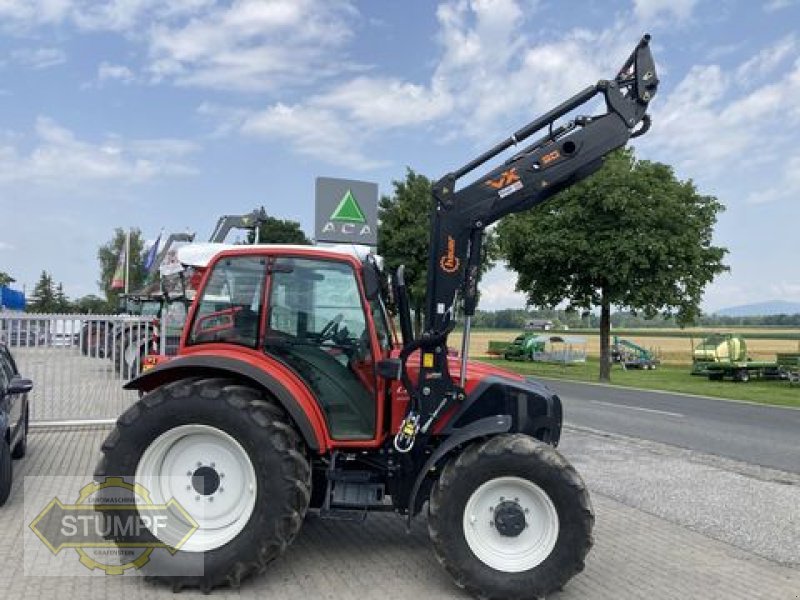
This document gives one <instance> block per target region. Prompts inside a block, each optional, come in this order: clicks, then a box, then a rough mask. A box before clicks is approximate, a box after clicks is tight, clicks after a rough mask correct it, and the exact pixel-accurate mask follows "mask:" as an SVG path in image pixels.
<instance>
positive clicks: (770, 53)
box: [736, 34, 797, 85]
mask: <svg viewBox="0 0 800 600" xmlns="http://www.w3.org/2000/svg"><path fill="white" fill-rule="evenodd" d="M796 52H797V37H796V36H795V35H794V34H790V35H787V36H785V37H783V38H781V39H780V40H778V41H777V42H775V43H774V44H772V45H770V46H767V47H766V48H764V49H763V50H761V51H760V52H758V53H757V54H756V55H755V56H752V57H751V58H749V59H748V60H746V61H745V62H743V63H742V64H741V65H739V68H738V69H736V79H737V81H738V83H739V84H741V85H750V84H751V83H752V82H753V80H758V79H761V78H762V77H765V76H766V75H769V74H770V73H772V71H774V70H775V69H776V68H777V67H779V66H780V65H781V63H783V62H784V61H785V60H786V59H787V58H789V57H790V56H792V55H793V54H796Z"/></svg>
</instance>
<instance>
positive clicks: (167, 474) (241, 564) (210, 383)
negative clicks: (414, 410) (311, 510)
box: [95, 378, 311, 591]
mask: <svg viewBox="0 0 800 600" xmlns="http://www.w3.org/2000/svg"><path fill="white" fill-rule="evenodd" d="M102 451H103V455H104V456H103V459H102V460H101V462H100V464H99V465H98V466H97V469H96V470H95V478H96V479H97V480H98V481H104V480H106V478H109V477H121V478H124V479H128V480H130V479H133V480H134V482H135V484H137V485H138V486H140V487H141V489H143V490H145V491H146V493H147V494H148V497H149V499H150V501H152V503H154V504H156V505H161V504H167V503H168V502H169V501H170V500H171V499H174V500H175V501H177V502H178V503H179V504H180V506H181V507H182V509H183V510H184V511H185V512H186V513H188V514H189V515H190V516H191V517H192V519H193V520H194V521H195V522H197V524H198V529H197V530H196V531H195V532H194V533H193V534H191V536H190V537H188V539H186V540H185V542H184V543H183V544H182V545H180V550H179V551H178V552H177V553H176V555H175V556H174V557H171V558H170V557H165V560H164V561H163V562H164V563H165V564H161V563H158V562H156V561H155V556H156V555H155V554H154V555H153V557H154V558H153V559H152V560H151V562H150V563H148V564H147V565H145V571H146V572H147V573H149V574H152V575H153V576H154V577H155V578H157V579H161V580H164V581H166V582H167V583H170V584H172V586H173V588H174V589H179V588H181V587H184V586H189V587H200V588H201V589H202V590H203V591H210V590H211V589H212V588H214V587H216V586H220V585H225V584H232V585H238V584H239V582H240V581H241V580H242V579H243V578H245V577H247V576H249V575H252V574H253V573H256V572H259V571H262V570H263V569H264V568H265V567H266V565H267V563H268V562H270V561H271V560H273V559H275V558H276V557H278V556H279V555H280V554H281V553H282V552H283V551H284V550H285V549H286V547H287V546H288V545H289V543H291V541H292V540H293V539H294V537H295V535H296V534H297V532H298V531H299V529H300V525H301V524H302V522H303V517H304V515H305V512H306V510H307V508H308V502H309V493H310V485H311V469H310V467H309V464H308V460H307V458H306V450H305V447H304V444H303V442H302V439H301V437H300V436H299V434H298V433H297V432H296V431H295V430H294V428H293V427H292V425H291V423H290V421H289V418H288V416H287V415H286V413H285V411H284V410H283V409H282V408H281V407H280V406H279V405H278V404H277V403H276V402H275V401H274V400H272V399H271V398H270V397H268V396H266V395H265V394H263V393H262V392H260V391H259V390H256V389H253V388H251V387H248V386H244V385H240V384H238V383H236V382H234V381H230V380H225V379H217V378H213V379H190V380H184V381H177V382H175V383H170V384H167V385H164V386H162V387H160V388H158V389H156V390H154V391H152V392H150V393H148V394H146V395H145V396H144V397H143V398H142V399H141V400H139V401H138V402H137V403H136V404H134V405H133V406H132V407H131V408H130V409H129V410H128V411H126V412H125V413H124V414H123V415H122V416H121V417H120V418H119V420H118V421H117V427H116V429H115V430H114V431H113V432H112V433H111V434H110V435H109V436H108V438H106V441H105V442H104V443H103V447H102ZM136 504H137V511H139V512H140V514H141V511H142V509H140V508H139V504H140V502H139V499H138V497H137V500H136ZM151 533H152V534H153V535H154V536H155V537H156V538H158V540H159V541H161V542H163V543H165V544H167V545H168V546H176V539H177V538H178V537H180V535H183V534H184V532H183V531H182V530H180V531H178V532H173V531H171V530H169V529H168V528H166V529H160V530H158V531H151ZM114 541H115V542H116V543H117V544H118V545H120V544H121V543H124V542H127V541H128V540H126V539H114ZM198 559H199V560H200V567H202V568H201V569H197V568H196V566H192V567H191V568H192V569H193V574H190V575H178V574H176V573H178V572H180V571H181V569H182V568H184V566H185V565H197V561H198ZM170 561H171V562H170ZM167 562H169V564H166V563H167ZM162 567H163V568H162ZM198 570H199V571H200V572H199V573H198V572H197V571H198Z"/></svg>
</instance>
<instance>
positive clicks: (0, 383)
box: [0, 343, 33, 506]
mask: <svg viewBox="0 0 800 600" xmlns="http://www.w3.org/2000/svg"><path fill="white" fill-rule="evenodd" d="M32 389H33V382H32V381H31V380H30V379H25V378H23V377H21V376H20V374H19V371H18V370H17V364H16V363H15V362H14V357H13V356H11V352H9V351H8V347H7V346H6V345H5V344H2V343H0V432H2V434H3V437H2V439H0V506H2V505H3V504H5V502H6V500H8V495H9V494H10V493H11V480H12V471H13V469H12V467H11V459H13V458H22V457H23V456H25V451H26V450H27V449H28V421H29V416H30V407H29V406H28V392H30V391H31V390H32Z"/></svg>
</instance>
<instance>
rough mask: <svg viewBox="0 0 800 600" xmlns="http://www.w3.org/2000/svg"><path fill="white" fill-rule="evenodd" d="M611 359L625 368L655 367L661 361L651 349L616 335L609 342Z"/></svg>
mask: <svg viewBox="0 0 800 600" xmlns="http://www.w3.org/2000/svg"><path fill="white" fill-rule="evenodd" d="M611 360H612V361H613V362H616V363H619V364H621V365H622V366H623V367H624V368H626V369H655V368H656V366H658V365H659V364H660V363H661V361H660V360H659V359H658V358H657V357H656V353H655V352H654V351H653V350H648V349H646V348H643V347H642V346H640V345H639V344H635V343H634V342H632V341H630V340H624V339H622V338H620V337H619V336H616V335H615V336H614V341H613V343H612V344H611Z"/></svg>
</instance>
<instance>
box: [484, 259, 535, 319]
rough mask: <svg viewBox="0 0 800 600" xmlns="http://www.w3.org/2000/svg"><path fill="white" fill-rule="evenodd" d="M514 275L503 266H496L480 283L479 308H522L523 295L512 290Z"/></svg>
mask: <svg viewBox="0 0 800 600" xmlns="http://www.w3.org/2000/svg"><path fill="white" fill-rule="evenodd" d="M515 283H516V274H515V273H514V272H512V271H509V270H508V268H507V267H506V266H505V265H497V266H496V267H495V268H493V269H492V270H491V271H489V272H488V273H486V275H485V276H484V277H482V278H481V281H480V286H479V287H480V290H479V291H480V295H481V298H480V307H481V309H482V310H501V309H504V308H524V307H525V305H526V302H525V294H523V293H522V292H517V291H516V290H515V288H514V284H515Z"/></svg>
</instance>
